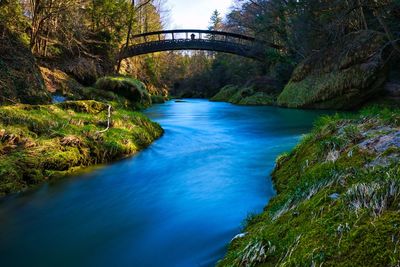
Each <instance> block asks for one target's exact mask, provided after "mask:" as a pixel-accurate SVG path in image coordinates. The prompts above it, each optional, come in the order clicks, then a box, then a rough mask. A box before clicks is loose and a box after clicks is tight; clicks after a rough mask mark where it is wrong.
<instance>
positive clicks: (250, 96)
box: [210, 85, 277, 106]
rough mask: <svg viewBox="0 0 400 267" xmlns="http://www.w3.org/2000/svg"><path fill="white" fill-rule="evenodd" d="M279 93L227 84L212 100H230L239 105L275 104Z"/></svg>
mask: <svg viewBox="0 0 400 267" xmlns="http://www.w3.org/2000/svg"><path fill="white" fill-rule="evenodd" d="M276 99H277V94H275V93H266V92H257V91H256V90H254V88H252V87H240V86H235V85H227V86H225V87H223V88H222V89H221V90H220V91H219V92H218V93H217V94H216V95H215V96H214V97H212V98H211V99H210V100H211V101H215V102H229V103H232V104H237V105H248V106H257V105H268V106H272V105H275V103H276Z"/></svg>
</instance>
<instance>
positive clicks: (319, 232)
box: [219, 108, 400, 266]
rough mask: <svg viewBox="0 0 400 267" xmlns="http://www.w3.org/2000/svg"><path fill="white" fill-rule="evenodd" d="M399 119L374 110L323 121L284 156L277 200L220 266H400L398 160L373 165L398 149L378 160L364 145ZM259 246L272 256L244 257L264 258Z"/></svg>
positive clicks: (279, 169) (254, 221) (392, 113)
mask: <svg viewBox="0 0 400 267" xmlns="http://www.w3.org/2000/svg"><path fill="white" fill-rule="evenodd" d="M399 115H400V110H391V111H390V112H388V111H387V110H384V109H381V110H379V111H378V110H377V109H375V108H368V109H365V110H363V111H362V112H361V114H359V115H350V116H346V117H343V116H339V115H335V116H331V117H323V118H322V119H321V120H320V121H318V122H317V123H316V125H315V127H314V130H313V131H312V132H311V133H310V134H309V135H307V136H306V137H304V138H303V140H302V141H301V142H300V144H299V145H298V146H297V147H296V148H295V149H294V150H293V151H292V152H291V153H286V154H284V155H282V156H281V157H279V158H278V160H277V164H276V168H275V170H274V172H273V174H272V176H273V180H274V183H275V186H276V189H277V191H278V195H277V196H276V197H274V198H273V199H272V200H271V201H270V203H269V204H268V206H267V207H266V208H265V209H264V212H263V213H262V214H259V215H257V216H253V217H252V218H251V220H248V221H247V225H246V227H245V229H244V230H243V231H244V232H246V233H247V234H246V236H245V237H243V238H238V239H235V240H234V241H233V242H232V243H231V244H230V246H229V250H228V253H227V254H226V256H225V258H224V259H222V260H221V261H220V262H219V266H320V265H323V266H397V265H398V264H399V263H400V252H399V243H400V241H398V240H400V215H399V212H398V211H399V202H398V199H400V167H399V166H398V164H396V161H395V162H394V163H393V164H391V165H388V166H387V165H382V166H379V165H375V166H371V165H370V163H371V162H372V161H373V160H374V159H376V158H377V157H382V156H384V155H392V156H393V155H397V154H396V151H397V149H395V148H393V147H390V148H389V149H388V151H387V152H385V153H383V154H379V153H375V152H373V150H370V149H367V150H363V149H362V148H360V143H361V142H363V141H365V140H366V139H368V138H369V137H368V134H367V132H368V131H370V130H371V129H381V128H382V127H384V128H385V129H386V130H385V132H382V133H381V134H382V135H384V134H388V133H391V132H393V131H398V128H397V127H398V125H397V120H395V119H394V118H398V117H399ZM389 150H390V151H389ZM332 155H335V156H334V157H333V156H332ZM398 157H399V155H397V162H398V160H399V158H398ZM255 240H257V242H261V245H259V247H258V250H259V251H261V250H262V251H264V252H267V253H264V254H263V255H264V256H263V257H261V258H260V257H253V258H251V260H248V261H247V262H244V261H243V259H244V258H245V257H244V256H246V255H257V254H254V249H252V248H253V247H254V244H255ZM271 247H274V249H273V250H271V249H270V248H271ZM249 253H250V254H249ZM257 256H259V255H257Z"/></svg>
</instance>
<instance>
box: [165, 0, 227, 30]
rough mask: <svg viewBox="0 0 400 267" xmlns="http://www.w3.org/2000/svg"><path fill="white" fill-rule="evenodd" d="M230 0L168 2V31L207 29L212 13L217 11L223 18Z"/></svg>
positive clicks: (174, 0) (173, 0) (170, 0)
mask: <svg viewBox="0 0 400 267" xmlns="http://www.w3.org/2000/svg"><path fill="white" fill-rule="evenodd" d="M231 5H232V0H168V7H169V9H170V15H169V20H170V23H169V25H168V26H167V28H170V29H204V30H206V29H207V27H208V23H209V21H210V17H211V15H212V12H213V11H214V10H215V9H217V10H218V11H219V13H220V14H221V16H222V17H224V16H225V15H226V14H227V13H228V11H229V8H230V7H231Z"/></svg>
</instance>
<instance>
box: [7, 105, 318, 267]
mask: <svg viewBox="0 0 400 267" xmlns="http://www.w3.org/2000/svg"><path fill="white" fill-rule="evenodd" d="M146 114H147V115H148V116H149V117H151V118H152V119H153V120H155V121H157V122H159V123H160V124H161V125H162V126H163V128H164V129H165V135H164V136H163V137H162V138H161V139H159V140H157V141H156V142H155V143H154V144H153V145H152V146H151V147H150V148H148V149H147V150H145V151H143V152H141V153H139V154H137V155H136V156H135V157H132V158H130V159H126V160H123V161H120V162H117V163H115V164H112V165H109V166H105V167H103V168H99V169H94V170H93V172H90V173H85V174H81V175H79V176H78V177H76V178H73V179H65V180H63V181H61V182H58V183H55V184H52V185H44V186H42V187H41V188H39V189H37V190H34V191H32V192H29V193H24V194H20V195H16V196H12V197H8V198H5V199H3V200H2V201H1V202H0V262H1V265H2V266H41V267H42V266H43V267H46V266H49V267H50V266H51V267H52V266H75V267H76V266H96V267H98V266H150V267H151V266H166V267H168V266H213V265H215V263H216V262H217V260H218V259H219V258H221V257H222V256H223V254H224V253H225V251H226V246H227V244H228V243H229V241H230V240H231V239H232V238H233V237H234V236H235V235H236V234H237V233H239V232H240V231H241V228H242V224H243V220H244V219H245V218H246V217H247V216H248V215H249V214H250V213H255V212H260V211H261V210H262V208H263V207H264V205H265V204H266V203H267V202H268V200H269V199H270V198H271V197H272V196H273V195H274V190H273V185H272V182H271V179H270V178H269V177H268V174H269V173H270V172H271V170H272V168H273V166H274V161H275V158H276V157H277V156H278V155H279V154H280V153H282V152H284V151H288V150H290V149H291V148H292V147H293V146H294V145H295V144H296V143H297V142H298V140H299V138H300V137H301V135H302V134H305V133H307V132H308V131H309V130H310V128H311V126H312V123H313V121H314V120H315V119H316V118H317V117H318V116H319V115H321V114H322V113H321V112H315V111H301V110H288V109H279V108H274V107H240V106H234V105H231V104H226V103H212V102H208V101H205V100H185V102H180V103H176V102H174V101H170V102H168V103H166V104H163V105H156V106H154V107H152V108H150V109H149V110H147V111H146Z"/></svg>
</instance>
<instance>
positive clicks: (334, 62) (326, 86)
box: [278, 31, 387, 109]
mask: <svg viewBox="0 0 400 267" xmlns="http://www.w3.org/2000/svg"><path fill="white" fill-rule="evenodd" d="M385 42H386V41H385V37H384V35H383V34H381V33H377V32H373V31H360V32H355V33H351V34H349V35H347V36H346V37H345V38H344V39H343V40H341V41H340V42H338V43H335V44H334V45H333V46H331V47H329V48H327V49H324V50H322V51H320V52H317V53H315V54H314V55H312V56H311V57H309V58H307V59H306V60H305V61H304V62H302V63H301V64H300V65H299V66H298V67H297V68H296V69H295V71H294V73H293V75H292V78H291V80H290V82H289V83H288V84H287V85H286V87H285V88H284V90H283V92H282V93H281V94H280V96H279V98H278V104H279V105H281V106H285V107H291V108H318V109H351V108H354V107H356V106H359V105H360V104H362V103H364V102H366V101H367V100H368V99H369V98H371V96H374V95H376V94H377V93H379V92H380V91H382V90H383V85H384V83H385V81H386V79H387V71H386V69H385V65H384V59H382V57H381V56H382V55H381V53H380V50H381V48H382V46H383V45H384V44H385Z"/></svg>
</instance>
